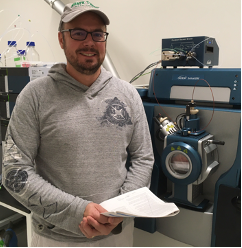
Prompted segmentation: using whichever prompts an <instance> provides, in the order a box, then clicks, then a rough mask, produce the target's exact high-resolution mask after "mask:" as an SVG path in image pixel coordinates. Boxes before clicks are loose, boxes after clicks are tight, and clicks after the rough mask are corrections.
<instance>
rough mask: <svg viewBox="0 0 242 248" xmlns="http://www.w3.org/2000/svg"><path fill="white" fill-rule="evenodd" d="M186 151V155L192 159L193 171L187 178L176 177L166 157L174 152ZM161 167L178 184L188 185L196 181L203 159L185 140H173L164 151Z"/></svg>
mask: <svg viewBox="0 0 242 248" xmlns="http://www.w3.org/2000/svg"><path fill="white" fill-rule="evenodd" d="M176 151H177V153H184V155H185V156H188V157H189V158H190V160H191V164H192V165H191V166H192V167H191V171H190V173H188V176H187V177H186V178H176V177H174V176H173V175H172V174H171V173H170V172H169V171H168V170H167V165H166V158H167V156H168V155H169V154H170V153H171V152H172V153H174V152H176ZM161 167H162V170H163V172H164V174H165V175H166V177H167V178H168V179H170V180H171V181H172V182H174V183H177V184H183V185H188V184H191V183H193V182H195V181H196V180H197V179H198V177H199V175H200V173H201V170H202V160H201V158H200V155H199V154H198V152H197V151H196V150H195V149H194V148H192V147H191V146H190V145H189V144H186V143H184V142H173V143H171V144H169V145H168V146H167V147H165V149H164V150H163V152H162V156H161Z"/></svg>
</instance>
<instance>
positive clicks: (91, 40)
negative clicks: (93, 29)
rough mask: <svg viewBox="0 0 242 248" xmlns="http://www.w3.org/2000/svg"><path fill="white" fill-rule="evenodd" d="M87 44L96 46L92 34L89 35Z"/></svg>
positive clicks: (86, 40)
mask: <svg viewBox="0 0 242 248" xmlns="http://www.w3.org/2000/svg"><path fill="white" fill-rule="evenodd" d="M84 42H85V43H86V44H89V45H94V40H93V39H92V34H90V33H89V34H87V38H86V39H85V40H84Z"/></svg>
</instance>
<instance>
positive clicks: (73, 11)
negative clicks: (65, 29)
mask: <svg viewBox="0 0 242 248" xmlns="http://www.w3.org/2000/svg"><path fill="white" fill-rule="evenodd" d="M87 11H92V12H94V13H96V14H97V15H99V16H100V17H101V18H102V19H103V21H104V23H105V25H109V23H110V21H109V19H108V17H107V16H106V14H104V12H103V11H101V10H100V8H99V7H96V6H94V5H93V4H92V3H90V2H89V1H80V2H75V3H69V4H67V5H66V6H65V8H64V11H63V13H62V15H61V20H60V25H59V29H58V30H59V31H60V29H61V25H62V22H70V21H71V20H73V19H74V18H76V17H77V16H79V15H81V14H83V13H85V12H87Z"/></svg>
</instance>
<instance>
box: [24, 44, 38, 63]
mask: <svg viewBox="0 0 242 248" xmlns="http://www.w3.org/2000/svg"><path fill="white" fill-rule="evenodd" d="M26 46H27V47H28V48H27V50H26V60H27V61H40V56H39V53H38V52H37V51H36V49H35V42H33V41H28V42H26Z"/></svg>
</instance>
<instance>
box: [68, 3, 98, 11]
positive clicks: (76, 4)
mask: <svg viewBox="0 0 242 248" xmlns="http://www.w3.org/2000/svg"><path fill="white" fill-rule="evenodd" d="M79 6H92V7H93V8H96V9H99V7H96V6H94V5H93V4H92V3H90V2H89V1H81V2H75V3H73V4H72V5H71V8H73V7H79Z"/></svg>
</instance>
